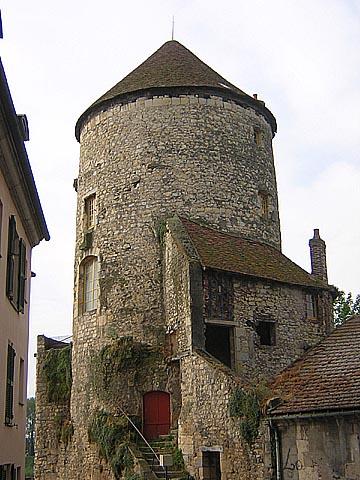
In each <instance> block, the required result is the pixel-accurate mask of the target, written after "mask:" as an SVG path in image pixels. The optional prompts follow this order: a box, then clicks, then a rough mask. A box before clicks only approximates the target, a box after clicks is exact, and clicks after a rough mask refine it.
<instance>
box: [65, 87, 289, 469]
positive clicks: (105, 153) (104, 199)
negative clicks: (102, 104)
mask: <svg viewBox="0 0 360 480" xmlns="http://www.w3.org/2000/svg"><path fill="white" fill-rule="evenodd" d="M80 144H81V151H80V169H79V177H78V207H77V236H76V253H75V303H74V324H73V336H74V348H73V379H74V380H73V389H72V399H71V416H72V420H73V423H74V427H75V431H74V438H73V442H74V444H75V450H77V452H78V453H77V460H76V462H77V463H78V464H79V465H82V466H81V468H80V470H81V471H82V474H85V475H86V473H87V474H88V475H89V478H90V475H94V470H93V466H92V467H91V463H92V462H91V458H92V456H93V455H94V452H95V449H94V448H93V447H92V446H89V444H88V440H87V419H88V418H89V413H90V412H91V411H92V410H93V409H94V408H95V406H97V405H99V404H101V402H99V400H98V399H97V397H96V395H95V392H94V391H93V389H92V385H91V368H92V366H91V365H92V356H93V353H94V352H95V351H98V350H99V349H100V348H101V346H103V345H105V344H106V343H108V342H109V341H111V339H112V338H114V336H116V335H117V336H126V335H132V336H133V337H134V338H136V339H137V340H139V341H142V342H146V343H150V344H153V345H158V346H159V345H160V346H161V345H163V343H164V338H165V322H164V318H163V305H162V265H161V231H162V225H163V221H164V220H165V219H166V218H168V217H170V216H173V215H174V214H175V213H177V214H178V215H184V216H186V217H190V218H191V219H193V220H196V221H198V222H200V223H204V224H207V225H210V226H213V227H216V228H218V229H221V230H222V231H227V232H234V233H235V234H241V235H244V236H247V237H250V238H254V239H256V240H258V241H259V240H260V241H264V242H267V243H270V244H272V245H274V246H275V247H277V248H280V225H279V217H278V203H277V190H276V180H275V171H274V163H273V155H272V132H271V128H270V126H269V125H268V123H267V122H266V121H265V120H264V118H263V117H262V116H260V115H258V114H256V113H255V111H253V110H251V109H245V108H243V107H241V106H239V105H237V104H235V103H232V102H224V101H223V100H222V99H221V98H218V97H212V98H207V99H206V98H198V97H195V96H182V97H173V98H169V97H161V98H152V99H141V98H140V99H138V100H137V101H136V102H133V103H130V104H127V105H120V104H118V105H116V104H115V105H113V106H111V107H109V108H108V109H107V110H105V111H102V112H99V113H97V114H93V115H92V116H91V117H90V118H89V119H88V121H87V122H85V123H84V126H83V128H82V131H81V137H80ZM92 194H95V196H96V210H97V215H96V223H95V227H94V229H93V231H92V241H91V246H89V247H84V235H85V233H86V226H85V223H86V222H85V221H84V202H85V199H86V198H87V197H88V196H89V195H92ZM264 195H265V197H266V202H267V205H266V207H267V212H266V215H264V211H263V210H264V205H263V201H264ZM89 255H92V256H95V257H96V258H97V259H98V261H99V267H100V268H99V291H100V299H99V302H98V308H97V310H96V311H92V312H86V313H82V312H81V309H80V308H79V302H80V298H79V295H80V293H79V292H80V290H81V289H80V283H81V276H80V275H81V274H80V273H79V272H80V264H81V262H82V261H83V260H84V258H86V257H87V256H89ZM165 383H166V382H165V380H159V381H158V382H157V384H154V385H152V388H154V389H161V388H165ZM149 388H150V389H151V385H149ZM122 407H125V408H127V409H131V408H132V407H131V403H129V404H127V405H122ZM134 408H135V407H134ZM129 413H134V412H129ZM80 452H81V454H80ZM89 469H90V470H89Z"/></svg>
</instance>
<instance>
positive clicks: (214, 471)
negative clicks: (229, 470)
mask: <svg viewBox="0 0 360 480" xmlns="http://www.w3.org/2000/svg"><path fill="white" fill-rule="evenodd" d="M202 463H203V479H204V480H221V470H220V452H203V458H202Z"/></svg>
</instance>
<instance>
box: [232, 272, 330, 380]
mask: <svg viewBox="0 0 360 480" xmlns="http://www.w3.org/2000/svg"><path fill="white" fill-rule="evenodd" d="M308 293H309V292H308V291H307V290H306V289H305V288H303V287H299V286H290V285H282V284H278V283H275V282H268V281H265V280H255V279H254V280H252V279H248V280H247V279H245V278H235V279H234V321H235V325H236V326H235V335H234V337H235V360H236V361H235V365H236V370H237V371H238V373H239V374H241V375H244V376H245V378H248V379H255V378H257V379H259V377H264V378H269V377H271V376H274V375H275V374H276V373H278V372H280V370H282V369H283V368H285V367H286V366H288V365H289V364H290V363H291V362H293V361H294V360H296V358H298V357H300V356H301V355H303V354H304V352H305V351H306V350H307V349H308V348H309V347H311V346H313V345H315V344H316V343H317V342H319V341H320V340H321V339H322V338H323V337H324V335H325V326H324V322H323V319H322V318H314V317H308V312H307V309H306V295H307V294H308ZM326 313H328V312H326ZM264 319H265V320H272V321H273V322H274V326H275V345H271V346H270V345H260V340H259V336H258V334H257V333H256V327H255V325H256V322H257V321H258V320H264Z"/></svg>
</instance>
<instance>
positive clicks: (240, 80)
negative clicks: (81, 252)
mask: <svg viewBox="0 0 360 480" xmlns="http://www.w3.org/2000/svg"><path fill="white" fill-rule="evenodd" d="M0 6H1V10H2V18H3V30H4V39H3V40H1V43H0V54H1V57H2V60H3V63H4V67H5V70H6V73H7V77H8V82H9V85H10V89H11V92H12V96H13V100H14V103H15V108H16V110H17V113H26V114H27V116H28V120H29V124H30V142H28V143H27V149H28V153H29V157H30V162H31V165H32V169H33V172H34V176H35V181H36V184H37V187H38V191H39V195H40V199H41V202H42V206H43V209H44V212H45V216H46V220H47V224H48V227H49V230H50V234H51V237H52V238H51V241H50V242H48V243H45V242H42V243H41V244H40V245H39V246H38V247H36V248H35V249H34V251H33V264H32V269H33V271H35V272H36V274H37V276H36V278H34V279H33V280H32V300H31V320H30V321H31V324H30V362H31V363H30V370H29V392H28V394H29V395H32V394H33V393H34V383H35V381H34V376H35V373H34V361H33V354H34V351H35V345H36V336H37V335H38V334H42V333H43V334H45V335H47V336H58V335H66V334H69V333H70V332H71V323H72V297H73V293H72V288H73V253H74V223H75V201H76V195H75V192H74V190H73V188H72V183H73V179H74V178H75V177H77V169H78V157H79V145H78V143H77V142H76V140H75V137H74V126H75V122H76V120H77V119H78V117H79V116H80V114H81V113H82V112H83V111H84V110H85V109H86V108H87V107H88V106H89V105H90V104H91V103H92V102H93V101H94V100H95V99H96V98H98V97H99V96H100V95H102V94H103V93H104V92H105V91H106V90H108V89H109V88H110V87H112V86H113V85H114V84H116V83H117V82H118V81H119V80H121V78H123V77H124V76H125V75H126V74H127V73H129V72H130V71H131V70H132V69H134V68H135V67H136V66H137V65H138V64H139V63H141V62H142V61H143V60H145V59H146V58H147V57H148V56H149V55H150V54H151V53H153V52H154V51H155V50H156V49H157V48H159V47H160V46H161V45H162V44H163V43H164V42H165V41H167V40H169V39H170V37H171V23H172V15H175V39H176V40H179V41H180V42H181V43H183V44H184V45H185V46H186V47H188V48H189V49H190V50H191V51H192V52H194V53H195V54H196V55H198V56H199V57H200V58H201V59H202V60H203V61H205V62H206V63H207V64H208V65H210V66H211V67H212V68H214V69H215V70H216V71H217V72H219V73H220V74H221V75H222V76H224V77H225V78H226V79H227V80H229V81H230V82H232V83H234V84H235V85H237V86H238V87H240V88H241V89H242V90H245V91H246V92H247V93H249V94H253V93H257V94H258V95H259V98H260V99H262V100H264V101H265V102H266V105H267V106H268V107H269V108H270V110H271V111H272V112H273V114H274V115H275V117H276V119H277V122H278V134H277V135H276V137H275V139H274V153H275V162H276V168H277V180H278V188H279V200H280V217H281V225H282V240H283V252H284V253H285V254H286V255H287V256H289V257H290V258H291V259H292V260H294V261H295V262H297V263H298V264H299V265H301V266H302V267H304V268H306V269H308V270H309V267H310V265H309V263H310V262H309V252H308V240H309V238H310V237H311V236H312V232H313V228H320V234H321V236H322V238H324V240H325V241H326V243H327V253H328V270H329V281H330V283H333V284H335V285H337V286H338V287H339V288H341V289H344V290H346V291H352V292H353V293H354V294H356V293H359V292H360V286H359V282H358V278H359V264H360V220H359V219H360V202H359V198H360V153H359V152H360V118H359V116H360V113H359V112H360V87H359V86H360V48H359V47H360V0H301V1H299V0H272V1H271V2H270V1H268V0H251V1H245V0H223V1H222V2H219V1H214V0H182V1H175V0H173V1H171V0H167V1H165V0H164V1H160V0H152V1H146V0H133V1H132V2H121V1H119V0H102V2H99V1H97V2H95V1H92V0H86V1H85V0H75V1H74V0H71V1H70V0H62V1H61V2H51V1H49V0H33V1H31V2H28V1H25V0H3V1H2V2H1V4H0Z"/></svg>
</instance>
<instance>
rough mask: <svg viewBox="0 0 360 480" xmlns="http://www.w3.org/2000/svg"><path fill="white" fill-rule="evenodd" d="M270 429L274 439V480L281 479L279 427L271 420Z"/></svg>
mask: <svg viewBox="0 0 360 480" xmlns="http://www.w3.org/2000/svg"><path fill="white" fill-rule="evenodd" d="M269 425H270V430H271V431H272V432H273V434H274V437H273V438H274V440H275V478H276V480H282V472H281V451H280V434H279V429H278V428H277V426H276V425H275V424H274V422H273V421H272V420H270V421H269Z"/></svg>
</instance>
